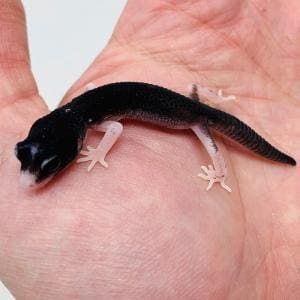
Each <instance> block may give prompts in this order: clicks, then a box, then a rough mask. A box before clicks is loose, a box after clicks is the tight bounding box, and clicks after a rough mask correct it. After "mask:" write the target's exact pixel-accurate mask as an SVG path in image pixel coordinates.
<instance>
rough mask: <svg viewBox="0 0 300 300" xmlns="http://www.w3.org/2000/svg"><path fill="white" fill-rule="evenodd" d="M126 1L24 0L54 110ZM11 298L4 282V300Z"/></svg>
mask: <svg viewBox="0 0 300 300" xmlns="http://www.w3.org/2000/svg"><path fill="white" fill-rule="evenodd" d="M125 2H126V0H113V1H112V0H101V1H99V0H86V1H74V0H64V1H61V0H43V1H38V0H23V4H24V6H25V12H26V16H27V26H28V36H29V47H30V56H31V64H32V70H33V73H34V76H35V79H36V81H37V84H38V87H39V91H40V94H41V95H42V97H43V98H44V99H45V101H46V102H47V103H48V105H49V107H50V108H51V109H53V108H55V106H56V105H57V103H58V102H59V101H60V99H61V98H62V97H63V95H64V93H65V92H66V90H67V89H68V88H69V87H70V86H71V84H72V83H73V82H74V81H75V80H77V79H78V77H79V76H80V74H81V73H83V71H84V70H85V69H86V68H87V67H88V65H89V64H90V63H91V62H92V61H93V59H94V58H95V56H96V55H97V54H98V53H99V52H100V50H101V49H102V48H103V47H104V46H105V45H106V43H107V41H108V39H109V37H110V35H111V32H112V30H113V28H114V26H115V24H116V22H117V19H118V17H119V15H120V13H121V11H122V9H123V7H124V5H125ZM0 267H1V266H0ZM21 280H22V278H20V281H21ZM11 299H14V298H13V297H12V296H10V295H9V294H8V291H7V290H6V289H5V288H4V286H3V285H2V284H1V281H0V300H11Z"/></svg>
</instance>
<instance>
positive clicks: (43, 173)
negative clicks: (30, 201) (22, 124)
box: [15, 110, 83, 188]
mask: <svg viewBox="0 0 300 300" xmlns="http://www.w3.org/2000/svg"><path fill="white" fill-rule="evenodd" d="M59 112H60V111H59V110H58V112H57V111H54V112H52V113H50V114H49V115H47V116H45V117H43V118H41V119H38V120H37V121H36V122H35V123H34V124H33V125H32V127H31V129H30V131H29V134H28V136H27V137H26V139H25V140H23V141H21V142H19V143H17V144H16V147H15V154H16V157H17V158H18V159H19V161H20V162H21V177H20V183H21V185H22V186H24V187H27V188H34V187H40V186H42V185H44V184H45V183H47V182H48V181H50V180H51V179H52V178H53V177H54V176H55V175H56V174H57V173H58V172H60V171H61V170H63V169H64V168H65V167H66V166H67V165H68V164H69V163H70V162H71V161H72V160H73V159H74V158H75V157H76V155H77V154H78V151H79V150H80V148H81V146H82V140H83V130H82V129H81V127H82V126H79V124H78V122H76V121H75V120H74V117H73V118H70V117H69V116H68V115H65V114H63V115H62V114H61V113H59Z"/></svg>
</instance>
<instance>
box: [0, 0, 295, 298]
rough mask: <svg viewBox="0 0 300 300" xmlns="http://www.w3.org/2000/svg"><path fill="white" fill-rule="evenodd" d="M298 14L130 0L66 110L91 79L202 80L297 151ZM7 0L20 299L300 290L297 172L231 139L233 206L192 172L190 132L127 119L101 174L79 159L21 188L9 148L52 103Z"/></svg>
mask: <svg viewBox="0 0 300 300" xmlns="http://www.w3.org/2000/svg"><path fill="white" fill-rule="evenodd" d="M1 2H2V3H3V4H5V2H6V1H0V3H1ZM13 2H14V3H16V4H18V2H17V1H13ZM176 3H177V4H176ZM294 5H295V7H292V5H290V6H289V9H287V8H284V3H283V2H280V1H279V2H277V4H276V5H274V6H273V7H264V4H263V1H261V3H260V2H259V1H256V2H255V3H254V2H251V1H250V2H249V1H248V2H247V4H245V3H244V1H210V2H208V1H207V2H206V1H205V3H204V2H203V1H199V3H198V2H194V1H180V2H176V1H171V2H170V1H168V2H167V1H143V4H142V2H141V1H134V0H132V1H129V2H128V5H127V7H126V9H125V11H124V13H123V15H122V17H121V20H120V22H119V24H118V26H117V28H116V30H115V32H114V35H113V38H112V40H111V41H110V43H109V45H108V46H107V48H106V49H105V51H104V52H103V53H102V54H101V55H100V56H99V57H98V58H97V60H96V61H95V63H94V64H93V65H92V66H91V67H90V68H89V70H88V71H87V72H86V73H85V74H84V75H83V76H82V78H81V79H80V80H79V81H78V82H77V83H76V84H75V85H74V86H73V87H72V89H71V90H70V91H69V93H68V94H67V96H66V98H65V100H67V99H71V98H73V97H74V96H75V95H78V94H80V93H82V91H83V89H84V88H85V85H86V84H87V83H89V82H96V83H97V84H103V83H107V82H114V81H119V80H124V79H126V80H131V81H137V80H138V81H145V82H157V83H160V84H161V85H163V86H167V87H170V88H172V89H174V90H177V91H179V92H181V93H182V94H185V93H186V88H185V87H186V86H187V85H188V83H191V82H199V83H201V84H202V85H205V86H209V87H212V88H213V87H216V88H222V89H225V90H226V91H227V92H228V94H235V95H236V96H237V97H238V102H237V104H236V103H235V104H234V105H233V104H228V107H226V108H225V109H226V110H227V111H230V112H231V113H233V114H235V115H238V116H239V117H240V118H241V119H243V120H246V121H247V122H248V123H250V124H252V125H255V127H256V128H261V132H263V133H265V134H266V133H267V134H269V137H271V136H273V137H274V139H273V140H274V141H276V143H277V144H280V145H284V146H285V147H286V149H289V151H290V152H291V153H295V154H296V155H297V154H298V157H299V150H298V149H299V132H297V121H298V120H297V116H299V108H298V106H297V78H298V76H299V70H298V69H297V59H296V57H297V53H298V54H299V52H300V49H299V47H298V45H297V44H294V43H293V41H294V40H295V37H296V34H297V31H296V26H295V24H297V22H298V21H297V15H298V14H297V13H296V11H297V9H300V7H298V6H299V5H298V4H296V1H295V2H294ZM3 6H4V7H5V8H6V9H8V10H11V11H9V13H8V12H5V10H4V11H2V12H1V15H0V23H3V26H2V28H3V32H2V33H1V34H3V35H4V37H5V39H4V40H7V39H8V40H9V42H10V43H9V44H10V45H11V46H10V47H12V49H14V50H15V51H9V52H5V51H4V50H5V49H7V48H6V47H4V45H2V46H1V45H0V53H1V56H2V57H3V59H2V61H3V63H2V68H1V73H2V75H1V80H2V86H3V87H4V88H3V89H1V91H0V93H1V97H0V99H2V100H0V105H1V118H0V120H1V122H2V124H1V125H0V126H1V132H2V135H3V138H2V142H1V151H2V156H1V158H2V160H1V161H2V163H1V165H0V172H1V174H2V176H1V178H2V186H3V188H2V189H1V192H0V193H1V194H0V195H1V196H0V201H1V202H0V216H2V218H1V221H0V228H1V232H3V234H2V235H1V236H0V265H1V269H0V278H1V279H3V280H4V282H5V283H6V284H7V285H8V286H9V287H10V288H11V289H12V291H13V292H14V293H15V295H17V296H19V297H21V296H23V297H25V296H26V297H27V298H34V296H35V295H39V294H41V295H43V298H47V297H48V298H49V297H50V298H51V297H52V298H53V297H55V295H64V296H65V297H67V295H72V296H73V297H75V298H76V297H77V298H78V297H79V296H83V295H89V296H90V298H93V297H94V298H95V297H96V296H97V297H98V298H101V297H102V298H109V297H112V295H123V296H124V297H125V298H126V297H127V298H131V299H134V298H141V297H145V296H148V297H150V298H152V299H153V298H155V297H157V298H167V297H172V298H180V297H181V298H188V297H190V298H204V297H208V296H210V297H215V298H224V297H226V296H227V295H228V294H230V295H234V296H235V297H236V298H243V297H245V295H251V293H252V292H253V291H254V290H256V291H257V293H258V295H267V296H268V295H272V294H268V293H272V292H273V291H274V290H275V285H276V291H275V293H277V294H276V296H278V297H280V295H283V294H285V295H287V293H289V292H290V293H291V294H290V295H289V294H288V296H290V297H295V295H298V294H295V293H297V292H299V291H298V290H297V280H298V277H297V276H298V273H297V263H298V265H299V257H297V256H296V254H297V253H299V244H296V243H297V242H298V240H299V238H297V237H299V234H300V228H299V227H300V225H299V218H297V215H299V205H300V204H299V201H297V199H296V195H297V194H299V188H298V186H297V182H296V176H297V175H298V177H299V171H298V169H295V170H291V169H289V171H287V168H285V167H278V166H277V165H274V164H272V163H266V162H265V161H261V160H259V159H257V158H256V157H255V159H254V158H253V157H252V156H251V155H249V154H248V153H246V152H241V151H240V149H239V150H238V151H236V150H235V148H234V147H232V145H231V144H230V143H226V146H221V148H222V150H223V152H225V156H226V161H227V162H230V163H228V164H229V166H228V168H229V169H230V173H231V174H232V175H231V178H229V180H230V183H231V185H232V186H234V190H235V193H233V194H231V195H230V196H229V195H227V194H226V193H225V192H224V191H222V190H221V189H215V190H213V191H211V192H210V193H209V194H207V193H206V192H205V191H203V186H202V187H201V186H200V185H201V182H199V179H197V177H196V178H195V177H194V174H196V173H197V172H198V171H199V165H201V164H202V163H203V161H204V160H206V159H207V155H206V154H205V151H204V150H201V146H199V144H198V142H197V141H196V140H195V138H194V137H193V136H192V135H191V134H189V133H188V132H184V133H182V132H178V133H176V134H171V133H170V132H168V131H165V130H157V128H153V127H151V126H147V125H141V124H136V123H129V122H128V123H126V130H125V132H124V135H123V136H122V138H121V139H122V143H119V144H117V145H116V148H114V149H113V150H112V152H111V156H108V160H110V159H112V160H113V163H111V164H110V168H109V169H108V170H103V169H101V168H98V169H97V170H94V172H93V175H88V174H87V173H86V169H85V167H84V166H78V165H73V166H71V168H70V169H68V171H67V172H68V176H64V174H62V175H61V176H60V177H59V180H57V181H56V182H55V185H53V186H49V187H48V188H47V189H45V190H44V191H42V192H40V193H38V194H32V195H27V194H26V193H24V191H22V190H21V189H20V188H19V186H18V180H17V178H18V167H17V162H16V160H15V158H14V157H13V156H12V153H11V148H12V147H13V145H14V143H15V142H16V141H17V140H18V139H19V138H20V136H23V135H24V133H25V132H26V131H27V130H28V128H29V127H30V126H31V124H32V122H33V121H34V120H35V119H36V118H37V117H38V116H40V115H41V114H45V113H46V109H45V106H44V105H43V103H42V101H41V100H40V99H39V97H38V94H37V91H36V88H35V84H34V81H33V79H32V77H31V74H30V71H29V66H28V54H27V52H26V51H25V50H24V49H26V41H25V36H24V31H23V30H24V28H23V27H22V25H20V24H22V22H20V21H22V14H21V13H20V10H19V9H18V8H17V7H14V6H5V5H3ZM284 10H286V11H284ZM278 11H280V12H281V13H280V14H278V15H277V12H278ZM2 14H3V15H2ZM7 15H9V16H10V17H11V16H15V18H16V19H13V20H14V22H7V19H6V18H7ZM293 18H294V22H292V20H293ZM274 19H279V20H280V22H276V24H272V26H271V25H270V24H271V23H270V22H272V20H274ZM287 20H290V24H291V25H292V24H293V25H294V26H295V28H292V27H291V25H289V23H287V22H288V21H287ZM249 28H250V29H249ZM270 28H271V29H270ZM249 30H250V31H251V34H249ZM12 32H13V35H12ZM5 34H6V36H5ZM9 38H10V39H9ZM287 38H288V41H286V40H285V39H287ZM16 41H17V46H18V47H16ZM187 45H188V47H187ZM287 66H289V68H287ZM20 74H21V75H20ZM16 78H21V80H20V79H19V81H18V85H16V84H15V82H16ZM183 80H185V81H183ZM12 119H13V120H14V122H12V121H11V120H12ZM90 141H92V142H93V136H92V137H91V140H90ZM218 142H219V144H221V141H220V139H219V140H218ZM226 149H228V150H229V151H225V150H226ZM201 151H202V152H201ZM199 152H200V155H199ZM201 153H202V154H201ZM81 182H84V183H85V186H84V189H83V187H82V186H81V185H80V183H81ZM79 195H80V197H79ZM21 197H22V200H20V198H21ZM297 247H298V248H297ZM276 264H279V266H280V267H276ZM298 267H299V266H298ZM16 269H17V270H19V271H18V272H16V271H15V270H16ZM287 269H288V270H289V272H288V274H287V272H286V270H287ZM14 276H15V277H14ZM14 278H22V281H21V282H18V281H16V279H14ZM257 281H259V282H260V286H259V287H257V286H256V284H257ZM277 281H280V282H282V285H283V286H282V287H281V286H278V284H277ZM53 285H54V286H55V288H53ZM81 285H82V286H84V287H85V290H81V289H79V290H77V291H76V290H75V287H76V286H81ZM287 287H288V288H287ZM267 288H268V289H267ZM287 290H288V292H287ZM71 292H72V294H71ZM64 293H65V294H64ZM253 296H257V295H254V294H253Z"/></svg>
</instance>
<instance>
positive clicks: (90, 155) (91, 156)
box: [77, 146, 108, 172]
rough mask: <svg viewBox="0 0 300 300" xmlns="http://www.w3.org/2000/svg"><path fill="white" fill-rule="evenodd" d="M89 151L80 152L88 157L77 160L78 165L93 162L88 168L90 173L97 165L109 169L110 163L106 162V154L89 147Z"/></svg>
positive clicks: (98, 149)
mask: <svg viewBox="0 0 300 300" xmlns="http://www.w3.org/2000/svg"><path fill="white" fill-rule="evenodd" d="M87 149H88V151H80V154H82V155H85V156H86V157H82V158H80V159H78V160H77V162H78V163H82V162H86V161H91V163H90V165H89V166H88V172H90V171H91V170H92V169H93V168H94V166H95V165H96V163H97V162H98V163H100V164H101V165H102V166H103V167H105V168H108V163H107V162H106V161H105V160H104V159H105V155H106V154H105V153H104V152H103V150H102V149H101V148H99V147H97V148H93V147H91V146H87Z"/></svg>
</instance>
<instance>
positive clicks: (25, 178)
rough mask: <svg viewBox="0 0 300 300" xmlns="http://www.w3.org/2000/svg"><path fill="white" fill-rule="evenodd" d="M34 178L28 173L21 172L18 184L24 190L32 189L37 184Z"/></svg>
mask: <svg viewBox="0 0 300 300" xmlns="http://www.w3.org/2000/svg"><path fill="white" fill-rule="evenodd" d="M35 179H36V177H35V176H34V175H33V174H31V173H30V172H28V171H21V176H20V184H21V186H23V187H25V188H34V187H35V186H36V185H37V183H36V181H35Z"/></svg>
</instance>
